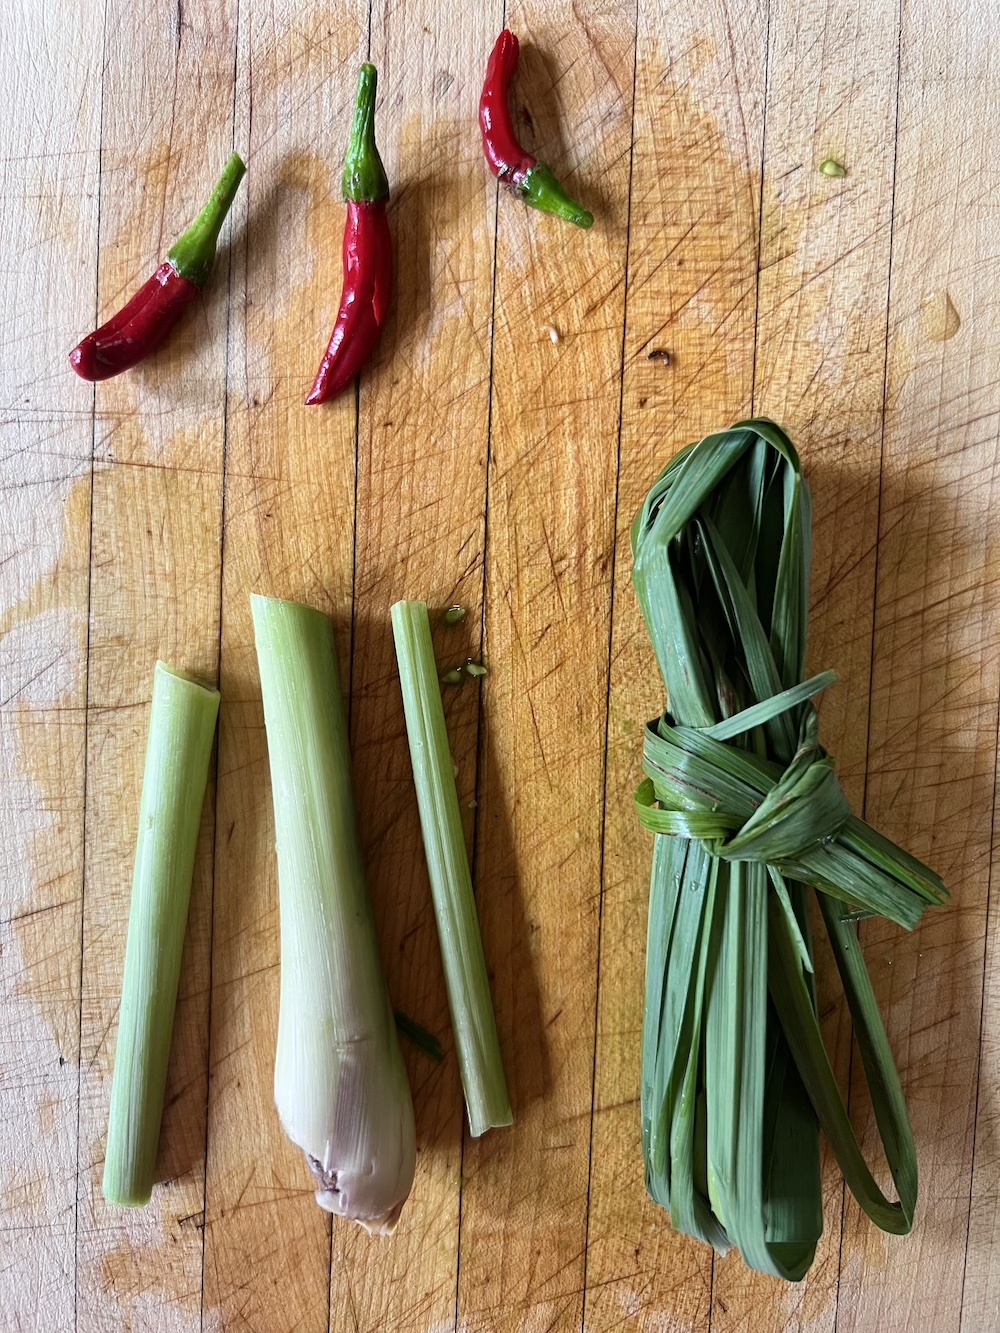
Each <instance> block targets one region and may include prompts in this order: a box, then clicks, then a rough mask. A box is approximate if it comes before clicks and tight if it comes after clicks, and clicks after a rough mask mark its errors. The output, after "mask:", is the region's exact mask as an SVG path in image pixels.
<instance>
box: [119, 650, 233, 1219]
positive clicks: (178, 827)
mask: <svg viewBox="0 0 1000 1333" xmlns="http://www.w3.org/2000/svg"><path fill="white" fill-rule="evenodd" d="M218 714H219V692H218V690H212V689H207V688H206V687H205V686H204V685H199V684H198V682H197V681H194V680H191V679H190V677H188V676H185V675H183V674H182V673H181V672H179V671H175V670H173V669H172V668H171V667H168V666H165V665H164V664H163V663H162V662H157V663H156V667H155V669H154V672H153V704H152V708H151V710H150V715H149V735H148V738H147V741H146V767H145V771H144V774H143V779H142V800H141V803H140V806H139V832H138V836H137V839H136V849H135V869H134V871H133V876H132V903H131V907H130V909H129V920H128V939H127V941H126V945H125V975H124V979H123V981H122V996H121V1007H120V1012H119V1020H118V1044H117V1047H116V1050H115V1068H114V1078H113V1082H112V1085H111V1116H110V1121H109V1124H108V1142H107V1149H106V1152H105V1158H104V1184H103V1190H104V1197H105V1199H107V1201H108V1203H113V1204H121V1205H123V1206H125V1207H130V1208H137V1207H140V1206H141V1205H142V1204H145V1203H148V1202H149V1198H150V1195H151V1194H152V1192H153V1180H154V1177H155V1173H156V1151H157V1145H158V1143H159V1138H160V1120H161V1118H162V1116H163V1094H164V1089H165V1088H166V1083H167V1063H168V1061H169V1058H170V1037H171V1033H172V1031H173V1025H174V1007H175V1005H176V1003H177V985H178V982H179V980H180V972H181V953H182V951H183V947H184V932H185V929H186V927H187V917H188V903H189V902H190V899H191V877H192V875H193V873H194V858H195V851H196V849H197V845H198V829H199V827H200V825H201V808H202V805H203V804H204V800H205V787H206V784H207V783H208V762H209V758H210V756H211V753H212V739H213V737H214V735H215V722H216V718H217V717H218Z"/></svg>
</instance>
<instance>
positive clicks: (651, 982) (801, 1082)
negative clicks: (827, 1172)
mask: <svg viewBox="0 0 1000 1333" xmlns="http://www.w3.org/2000/svg"><path fill="white" fill-rule="evenodd" d="M811 539H812V517H811V505H810V499H809V491H808V488H807V486H806V484H805V481H804V480H803V478H802V475H801V471H800V467H799V460H798V457H797V455H796V452H795V450H794V448H793V446H792V444H791V442H790V441H789V439H788V437H787V436H786V435H785V434H784V433H783V432H782V431H781V430H780V429H779V428H778V427H777V426H775V425H774V424H773V423H772V422H769V421H763V420H757V421H747V422H743V423H741V424H740V425H738V426H735V427H734V428H733V429H731V430H728V431H723V432H720V433H719V434H716V435H710V436H708V437H707V438H705V439H704V440H702V441H700V443H698V444H696V445H692V446H690V447H689V448H687V449H685V450H684V451H683V452H682V453H680V454H678V455H677V457H676V458H674V459H673V460H672V461H671V463H670V464H669V466H668V467H667V468H666V470H665V471H664V472H663V474H662V475H661V476H660V478H659V479H658V480H657V482H656V483H655V485H654V486H653V487H652V489H651V490H650V492H649V494H648V496H647V497H646V501H645V503H644V504H643V507H642V509H641V510H640V512H639V514H638V515H637V517H636V519H635V522H634V523H633V525H632V553H633V558H634V571H633V580H634V583H635V588H636V592H637V595H638V597H639V602H640V605H641V607H642V611H643V615H644V617H645V619H646V624H647V627H648V630H649V634H650V637H651V639H652V642H653V646H654V649H655V651H656V657H657V661H658V663H659V666H660V671H661V673H662V675H663V679H664V684H665V685H666V689H667V697H668V699H669V706H670V712H669V713H665V714H664V715H663V717H662V718H660V719H658V720H657V721H656V722H653V723H650V724H649V726H647V728H646V733H645V745H644V756H643V767H644V769H645V773H646V780H645V781H644V782H643V783H642V785H641V786H640V787H639V789H638V791H637V792H636V806H637V810H638V813H639V818H640V821H641V822H642V823H643V825H644V826H645V827H647V828H649V829H651V830H652V831H653V832H654V833H656V834H658V835H659V836H658V837H657V838H656V842H655V847H654V854H653V872H652V881H651V888H650V904H649V937H648V947H647V961H646V1008H645V1023H644V1031H643V1059H642V1066H643V1069H642V1130H643V1151H644V1155H645V1159H646V1180H647V1186H648V1189H649V1192H650V1194H651V1195H652V1197H653V1198H654V1199H655V1200H656V1201H657V1202H658V1203H661V1204H662V1205H663V1206H664V1207H665V1208H667V1209H669V1211H670V1213H671V1218H672V1221H673V1223H674V1225H675V1226H676V1227H678V1228H679V1229H680V1230H682V1231H685V1232H687V1233H688V1234H690V1235H693V1236H697V1237H699V1238H700V1239H702V1240H705V1241H707V1242H709V1243H710V1244H712V1245H714V1246H715V1247H716V1248H717V1249H719V1250H725V1249H727V1248H728V1247H729V1246H731V1245H736V1246H738V1247H739V1249H740V1251H741V1252H742V1254H743V1257H744V1259H745V1260H746V1262H747V1263H748V1264H749V1265H750V1266H751V1267H753V1268H756V1269H759V1270H760V1271H761V1272H766V1273H772V1274H775V1275H777V1276H779V1277H784V1278H788V1279H790V1280H792V1281H796V1280H798V1279H799V1278H801V1277H803V1276H804V1275H805V1273H806V1271H807V1270H808V1268H809V1265H810V1264H811V1263H812V1260H813V1257H814V1255H815V1250H816V1242H817V1240H818V1239H819V1236H820V1234H821V1232H822V1226H823V1216H822V1198H821V1192H820V1174H819V1143H818V1126H819V1125H822V1127H823V1129H824V1131H825V1133H826V1135H827V1137H828V1138H829V1140H830V1143H831V1145H832V1147H833V1150H834V1152H835V1154H836V1156H837V1160H838V1162H839V1163H840V1166H841V1169H842V1170H843V1172H844V1176H845V1178H846V1180H847V1183H848V1185H849V1186H850V1188H851V1190H852V1192H853V1193H854V1194H855V1196H856V1197H857V1199H858V1202H859V1203H860V1204H861V1206H862V1207H863V1208H864V1209H865V1211H866V1212H867V1213H868V1215H869V1216H870V1217H871V1218H872V1219H873V1220H874V1221H875V1222H876V1223H877V1224H878V1225H879V1226H880V1227H882V1228H883V1229H884V1230H887V1231H892V1232H897V1233H902V1232H907V1231H909V1229H910V1227H911V1225H912V1221H913V1210H914V1207H915V1204H916V1195H917V1168H916V1156H915V1151H914V1146H913V1139H912V1134H911V1131H910V1125H909V1120H908V1117H907V1113H906V1105H905V1102H904V1100H903V1094H902V1089H901V1087H900V1083H899V1076H898V1073H897V1071H896V1067H895V1064H894V1063H893V1059H892V1053H891V1051H890V1049H889V1043H888V1040H887V1038H886V1034H885V1028H884V1026H883V1024H882V1020H881V1017H880V1016H879V1012H878V1008H877V1005H876V1003H875V998H874V994H873V992H872V988H871V983H870V981H869V978H868V973H867V971H866V969H865V965H864V960H863V958H862V956H861V951H860V949H859V947H858V942H857V935H856V929H855V922H856V921H857V920H858V919H859V918H860V917H862V916H868V915H875V914H877V915H881V916H885V917H887V918H889V919H890V920H892V921H895V922H897V923H898V924H899V925H902V926H905V927H906V928H907V929H911V928H912V927H913V926H915V925H916V924H917V922H918V921H919V920H920V917H921V915H922V913H923V911H924V909H925V908H926V907H927V906H928V905H934V904H939V903H942V902H943V901H944V900H945V899H946V897H947V893H946V891H945V889H944V886H943V884H942V883H941V881H940V879H939V878H938V877H937V876H936V875H935V874H934V873H933V872H932V871H930V870H928V869H927V867H926V866H924V865H922V864H921V863H920V862H919V861H917V860H915V859H914V858H913V857H911V856H909V855H908V854H907V853H906V852H904V851H902V850H901V849H900V848H898V847H896V846H895V845H894V844H893V843H891V842H889V841H888V840H887V839H885V838H883V837H881V836H880V835H879V834H878V833H876V832H875V830H874V829H871V828H869V827H868V825H867V824H865V823H864V822H863V821H862V820H860V819H857V818H856V817H854V816H853V815H852V814H851V812H850V808H849V806H848V804H847V801H846V799H845V797H844V794H843V792H842V791H841V788H840V785H839V783H838V782H837V778H836V774H835V772H834V769H833V764H832V761H831V760H830V759H829V758H828V757H827V755H826V754H825V752H824V751H823V749H822V747H821V746H820V744H819V739H818V727H817V715H816V711H815V708H814V706H813V703H812V699H813V697H814V696H815V695H816V694H818V693H819V692H820V691H821V690H823V689H825V688H826V687H827V686H828V685H830V684H831V683H832V681H833V679H834V677H833V675H832V673H830V672H826V673H824V674H823V675H820V676H816V677H813V678H812V679H811V680H805V679H804V676H805V656H806V636H807V622H808V598H809V566H810V557H811ZM806 886H809V887H810V888H811V889H812V890H813V891H815V892H816V895H817V898H818V900H819V906H820V909H821V912H822V919H823V922H824V925H825V928H826V930H827V932H828V934H829V936H830V941H831V944H832V947H833V952H834V956H835V958H836V960H837V966H838V969H839V971H840V976H841V979H842V981H843V985H844V989H845V992H846V995H847V1000H848V1004H849V1005H850V1009H851V1014H852V1017H853V1019H854V1024H855V1031H856V1035H857V1038H858V1044H859V1047H860V1050H861V1055H862V1061H863V1064H864V1068H865V1073H866V1076H867V1079H868V1083H869V1087H870V1090H871V1094H872V1102H873V1106H874V1109H875V1115H876V1121H877V1124H878V1128H879V1132H880V1134H881V1137H882V1142H883V1145H884V1148H885V1153H886V1158H887V1161H888V1165H889V1170H890V1174H891V1176H892V1179H893V1184H894V1186H895V1188H896V1191H897V1193H898V1196H899V1197H898V1201H896V1202H893V1201H890V1200H889V1199H887V1198H886V1197H885V1195H884V1194H883V1193H882V1191H881V1190H880V1189H879V1187H878V1185H877V1184H876V1182H875V1180H874V1179H873V1177H872V1175H871V1172H870V1171H869V1169H868V1167H867V1166H866V1164H865V1162H864V1159H863V1157H862V1154H861V1151H860V1148H859V1146H858V1143H857V1139H856V1137H855V1135H854V1132H853V1130H852V1129H851V1125H850V1121H849V1119H848V1116H847V1112H846V1109H845V1107H844V1102H843V1098H842V1097H841V1095H840V1092H839V1090H838V1088H837V1085H836V1081H835V1079H834V1076H833V1071H832V1069H831V1067H830V1062H829V1060H828V1058H827V1055H826V1052H825V1050H824V1048H823V1042H822V1037H821V1034H820V1027H819V1021H818V1018H817V1014H816V996H815V991H814V988H813V984H812V969H813V963H812V944H811V939H810V927H809V913H808V890H807V888H806Z"/></svg>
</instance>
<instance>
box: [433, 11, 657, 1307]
mask: <svg viewBox="0 0 1000 1333" xmlns="http://www.w3.org/2000/svg"><path fill="white" fill-rule="evenodd" d="M507 17H508V21H510V22H511V23H513V25H514V26H515V27H516V28H517V29H518V30H519V31H520V32H521V33H523V34H524V35H525V39H526V40H525V46H524V48H523V49H522V55H521V68H522V71H523V79H524V81H523V83H521V84H520V85H519V87H518V90H517V91H516V92H515V93H514V99H513V100H514V104H515V106H517V107H520V106H521V105H522V104H526V105H527V106H528V107H529V108H530V112H529V114H530V121H527V123H526V125H525V137H526V139H528V140H529V141H530V142H531V146H532V151H535V152H537V153H538V154H539V155H540V156H541V157H542V158H543V159H544V160H547V161H548V162H549V163H550V165H551V166H552V168H553V170H554V171H555V172H556V174H557V175H558V176H560V177H561V178H563V179H564V180H565V181H566V182H567V185H568V188H569V189H570V191H571V192H572V193H574V194H576V195H581V196H582V197H583V200H584V202H585V203H587V202H591V201H593V202H594V204H595V209H596V210H597V211H599V213H600V216H601V220H600V222H598V223H597V224H596V225H595V227H594V229H593V231H592V232H588V233H587V234H585V235H584V234H583V233H578V232H574V231H571V230H569V229H568V228H567V225H566V224H565V223H564V222H561V221H559V220H557V219H554V218H547V217H545V216H543V215H539V214H535V213H532V212H529V211H528V210H526V209H524V208H523V207H519V206H517V204H516V202H515V201H512V200H510V199H508V198H506V197H505V198H502V199H501V200H500V201H499V205H500V206H499V209H498V215H497V274H496V307H495V315H494V357H493V385H492V394H493V411H492V419H491V424H492V429H491V433H490V470H489V520H488V521H489V526H488V548H487V549H488V553H489V558H488V560H487V565H486V584H485V598H486V601H485V607H484V625H485V654H486V661H487V664H488V666H489V668H490V675H489V677H488V679H487V682H486V685H485V688H484V691H483V728H482V739H481V744H480V761H479V762H480V770H481V776H480V790H481V793H482V795H481V799H480V804H479V807H478V810H477V821H476V832H477V849H476V878H477V883H478V892H479V903H480V915H481V919H482V923H483V934H484V939H485V942H486V949H487V953H488V956H489V957H491V958H492V959H496V960H497V964H496V968H495V974H494V991H493V993H494V1000H495V1004H496V1010H497V1022H498V1027H499V1030H500V1036H501V1046H502V1048H503V1056H504V1063H505V1066H506V1070H507V1076H508V1081H509V1085H510V1092H511V1101H512V1105H513V1109H514V1119H515V1127H514V1130H513V1132H511V1133H505V1134H502V1135H501V1134H497V1135H488V1136H487V1137H485V1138H484V1139H482V1140H480V1141H479V1142H476V1143H471V1142H470V1143H468V1144H467V1146H466V1150H465V1157H464V1167H463V1190H462V1230H461V1271H460V1274H459V1290H458V1310H459V1320H460V1321H463V1320H464V1321H466V1322H467V1324H468V1325H469V1326H470V1327H472V1328H482V1327H496V1328H523V1329H525V1330H529V1329H530V1330H535V1329H537V1330H542V1329H553V1330H556V1329H559V1330H562V1329H577V1328H579V1327H580V1324H581V1318H582V1306H583V1286H584V1259H585V1253H586V1213H587V1186H588V1172H589V1158H590V1134H589V1127H590V1117H591V1106H592V1091H593V1082H592V1080H593V1063H594V1057H593V1051H594V1014H595V1008H594V1006H595V999H596V995H595V987H596V979H597V925H598V915H599V883H600V878H599V877H600V859H601V802H600V792H601V789H602V785H603V771H604V748H605V732H606V708H607V671H608V624H609V615H610V609H611V553H612V546H613V537H614V490H615V471H616V448H615V442H616V439H617V432H618V413H619V402H620V393H619V387H618V386H619V376H620V366H621V328H622V315H623V303H624V283H623V281H622V273H623V271H624V262H625V240H626V230H627V220H628V177H629V150H630V145H631V124H632V105H631V103H632V82H633V79H632V61H633V52H634V47H635V32H634V29H633V26H632V22H631V19H630V17H628V16H627V15H623V14H622V13H621V9H620V7H619V6H617V5H614V4H604V5H601V4H586V5H577V6H575V8H574V11H573V13H572V14H571V13H570V10H569V7H568V6H566V7H563V6H547V7H542V6H533V5H527V6H523V5H521V6H518V7H517V8H516V9H515V10H514V12H513V13H509V14H508V16H507ZM527 89H530V90H531V92H530V94H529V93H528V92H527V91H522V90H527ZM521 120H522V123H524V122H525V121H526V117H524V116H522V117H521ZM570 136H572V140H571V141H572V144H573V148H572V149H571V150H567V149H565V148H563V143H565V142H566V141H567V140H568V139H569V138H570ZM595 196H596V197H595ZM551 329H555V331H556V333H555V337H556V339H557V341H553V339H552V335H551V333H550V330H551ZM568 775H572V776H571V778H570V780H569V781H567V776H568Z"/></svg>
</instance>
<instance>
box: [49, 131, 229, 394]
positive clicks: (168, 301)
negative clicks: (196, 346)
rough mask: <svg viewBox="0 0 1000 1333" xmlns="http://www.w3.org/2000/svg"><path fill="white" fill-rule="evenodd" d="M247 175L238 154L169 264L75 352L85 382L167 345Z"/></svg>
mask: <svg viewBox="0 0 1000 1333" xmlns="http://www.w3.org/2000/svg"><path fill="white" fill-rule="evenodd" d="M245 172H246V167H245V166H244V165H243V161H242V159H241V158H240V156H239V154H237V153H233V155H232V157H231V158H230V159H229V161H228V162H227V163H226V169H225V171H224V172H223V173H222V175H221V177H220V178H219V183H218V184H217V185H216V187H215V189H214V190H213V191H212V197H211V198H210V199H209V201H208V203H207V204H206V205H205V207H204V208H203V209H202V211H201V212H200V213H199V214H198V217H197V218H196V219H195V221H194V222H193V223H192V224H191V226H190V227H189V228H188V229H187V231H186V232H185V233H184V235H183V236H181V237H180V239H179V240H178V241H176V242H175V244H174V246H173V247H172V249H171V250H170V252H169V254H168V255H167V258H166V260H165V261H164V263H162V264H161V265H160V267H159V268H158V269H157V270H156V272H155V273H154V274H153V276H152V277H151V278H147V280H146V281H145V282H144V283H143V284H142V286H141V287H140V288H139V290H138V291H137V292H136V294H135V295H134V296H133V297H132V299H131V300H130V301H129V302H128V303H127V304H126V305H124V306H123V307H122V308H121V310H119V311H118V313H117V315H113V316H112V317H111V319H109V320H108V322H107V323H106V324H102V325H101V327H100V328H99V329H98V330H97V331H96V332H95V333H90V334H88V335H87V337H86V338H84V340H83V342H82V343H80V344H79V346H77V347H74V348H73V350H72V352H70V354H69V363H70V365H71V366H72V367H73V369H74V370H75V371H76V373H77V374H78V375H79V376H80V377H81V378H82V379H85V380H106V379H110V378H111V376H112V375H119V374H121V372H122V371H123V370H128V369H129V368H130V367H132V366H134V365H137V364H138V363H139V362H140V361H142V360H143V359H144V358H145V357H147V356H149V355H150V353H151V352H155V351H156V350H157V349H158V348H159V347H162V346H163V344H164V343H165V342H166V340H167V338H168V337H169V336H170V334H171V332H172V331H173V329H174V326H175V325H176V323H177V321H178V320H179V319H180V317H181V315H182V314H183V313H184V311H185V310H186V309H187V307H188V306H189V305H190V304H191V302H192V301H193V300H194V299H195V297H196V296H197V295H198V293H199V292H200V291H201V289H202V287H204V285H205V283H206V282H207V281H208V275H209V273H211V271H212V265H213V263H214V262H215V250H216V246H217V244H218V240H219V232H220V231H221V230H222V224H223V222H224V221H225V219H226V214H227V213H228V212H229V209H230V207H231V206H232V202H233V199H234V197H235V195H236V191H237V189H238V188H239V184H240V181H241V180H242V179H243V176H244V174H245Z"/></svg>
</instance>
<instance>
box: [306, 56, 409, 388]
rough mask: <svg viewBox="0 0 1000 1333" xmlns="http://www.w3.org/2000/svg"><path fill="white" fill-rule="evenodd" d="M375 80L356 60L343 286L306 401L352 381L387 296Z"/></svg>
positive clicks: (384, 185) (388, 263) (388, 258)
mask: <svg viewBox="0 0 1000 1333" xmlns="http://www.w3.org/2000/svg"><path fill="white" fill-rule="evenodd" d="M377 81H378V75H377V73H376V71H375V66H374V65H362V66H361V75H360V78H359V79H358V99H357V105H356V107H355V111H354V124H353V125H352V127H351V137H350V141H349V143H348V146H347V161H346V163H345V164H344V180H343V192H344V199H345V201H346V203H347V221H346V223H345V226H344V289H343V292H342V294H341V298H340V311H339V313H338V315H337V322H336V323H335V324H334V326H333V333H332V334H331V335H330V342H329V345H328V346H327V349H326V352H325V353H324V355H323V360H322V361H321V362H320V366H319V370H318V371H317V372H316V379H315V381H314V383H313V386H312V389H311V390H310V392H309V397H308V398H307V399H306V402H307V403H326V402H329V401H330V399H331V398H336V396H337V394H338V393H340V392H341V391H342V390H343V389H345V388H346V387H347V386H348V385H349V384H350V383H351V382H352V381H353V379H354V377H355V376H356V375H357V374H358V372H359V371H360V369H361V367H362V366H363V365H364V364H365V362H366V361H367V360H368V358H369V356H370V355H371V353H372V351H373V350H374V347H375V344H376V343H377V342H378V337H379V333H380V332H381V330H382V325H383V324H384V323H385V317H386V314H387V312H388V309H389V302H390V301H391V299H392V236H391V235H390V233H389V223H388V221H387V219H386V216H385V208H386V203H387V202H388V199H389V182H388V181H387V180H386V175H385V170H384V168H383V166H382V159H381V158H380V157H379V155H378V149H377V148H376V146H375V87H376V83H377Z"/></svg>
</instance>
